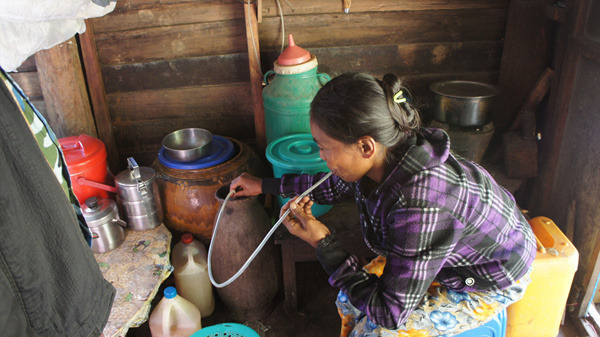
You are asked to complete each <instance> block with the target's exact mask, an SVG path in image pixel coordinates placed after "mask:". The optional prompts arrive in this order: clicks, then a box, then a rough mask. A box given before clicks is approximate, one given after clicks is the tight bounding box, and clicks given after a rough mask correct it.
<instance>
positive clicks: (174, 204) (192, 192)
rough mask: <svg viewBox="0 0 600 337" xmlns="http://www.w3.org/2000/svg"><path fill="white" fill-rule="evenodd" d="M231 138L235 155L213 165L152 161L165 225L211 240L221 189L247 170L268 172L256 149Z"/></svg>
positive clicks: (207, 240) (207, 241)
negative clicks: (172, 165)
mask: <svg viewBox="0 0 600 337" xmlns="http://www.w3.org/2000/svg"><path fill="white" fill-rule="evenodd" d="M228 139H230V140H231V141H232V142H233V144H234V146H235V152H234V155H233V157H232V158H231V159H229V160H227V161H225V162H223V163H221V164H218V165H215V166H212V167H207V168H202V169H196V170H183V169H174V168H169V167H167V166H165V165H163V164H162V163H161V162H160V161H159V160H158V159H156V160H155V161H154V163H153V164H152V167H153V168H154V169H155V170H156V172H157V179H156V182H157V184H158V188H159V191H160V200H161V202H162V208H163V212H164V220H163V221H164V224H165V226H167V227H168V228H170V229H173V230H176V231H180V232H182V233H183V232H187V233H191V234H193V235H194V236H195V237H196V238H197V239H199V240H200V241H201V242H202V243H204V244H206V245H207V244H209V243H210V239H211V237H212V232H213V222H214V219H215V215H216V214H217V212H218V210H219V202H218V201H217V200H216V199H215V197H214V196H215V192H216V191H217V189H219V187H221V186H223V185H224V184H228V183H230V182H231V181H232V180H233V179H234V178H236V177H237V176H239V175H240V174H242V173H243V172H248V173H250V174H253V175H255V176H263V177H264V176H265V172H266V167H265V165H264V164H263V161H262V160H261V158H260V157H259V156H258V154H257V153H256V151H254V150H252V148H250V147H249V146H248V145H247V144H245V143H242V142H240V141H238V140H235V139H232V138H228Z"/></svg>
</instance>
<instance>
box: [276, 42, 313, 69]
mask: <svg viewBox="0 0 600 337" xmlns="http://www.w3.org/2000/svg"><path fill="white" fill-rule="evenodd" d="M288 39H289V43H288V47H287V48H285V50H284V51H283V53H281V54H280V55H279V57H278V58H277V62H278V63H279V64H280V65H282V66H295V65H297V64H302V63H304V62H306V61H308V60H310V53H309V52H308V50H306V49H302V48H301V47H298V46H296V44H295V43H294V38H293V37H292V34H290V35H288Z"/></svg>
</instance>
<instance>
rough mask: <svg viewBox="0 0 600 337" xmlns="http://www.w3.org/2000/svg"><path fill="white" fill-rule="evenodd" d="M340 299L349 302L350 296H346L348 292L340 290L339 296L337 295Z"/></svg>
mask: <svg viewBox="0 0 600 337" xmlns="http://www.w3.org/2000/svg"><path fill="white" fill-rule="evenodd" d="M337 298H338V300H339V301H340V302H342V303H346V302H348V296H346V294H344V293H343V292H341V291H340V292H339V293H338V296H337Z"/></svg>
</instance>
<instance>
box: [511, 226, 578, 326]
mask: <svg viewBox="0 0 600 337" xmlns="http://www.w3.org/2000/svg"><path fill="white" fill-rule="evenodd" d="M529 224H530V225H531V228H532V229H533V232H534V234H535V236H536V238H537V244H538V249H537V255H536V257H535V260H534V262H533V269H532V271H531V283H530V284H529V286H528V287H527V290H526V291H525V295H524V297H523V298H522V299H521V300H520V301H518V302H516V303H513V304H512V305H510V306H509V307H508V308H507V325H506V336H507V337H511V336H512V337H521V336H529V337H546V336H547V337H550V336H552V337H555V336H557V335H558V333H559V328H560V322H561V321H562V317H563V313H564V311H565V305H566V303H567V297H568V295H569V290H570V289H571V283H572V282H573V277H574V276H575V271H576V270H577V263H578V260H579V253H578V252H577V249H575V246H573V244H572V243H571V241H569V239H568V238H567V237H566V236H565V235H564V234H563V233H562V232H561V230H560V229H559V228H558V227H557V226H556V224H555V223H554V222H553V221H552V220H550V219H548V218H546V217H542V216H539V217H535V218H533V219H531V220H529Z"/></svg>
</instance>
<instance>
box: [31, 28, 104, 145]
mask: <svg viewBox="0 0 600 337" xmlns="http://www.w3.org/2000/svg"><path fill="white" fill-rule="evenodd" d="M35 63H36V67H37V72H38V76H39V78H40V85H41V87H42V93H43V94H44V101H45V102H46V108H47V116H45V117H46V119H47V120H48V123H49V124H50V127H51V128H52V130H53V131H54V133H56V136H57V137H58V138H63V137H67V136H76V135H80V134H87V135H90V136H93V137H98V133H97V132H96V126H95V125H94V117H93V116H92V109H91V107H90V101H89V97H88V93H87V87H86V84H85V79H84V77H83V70H82V69H81V61H80V59H79V49H78V48H77V41H76V40H75V38H74V37H73V38H71V39H70V40H68V41H66V42H63V43H61V44H59V45H57V46H54V47H52V48H50V49H47V50H41V51H39V52H37V53H36V54H35Z"/></svg>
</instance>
